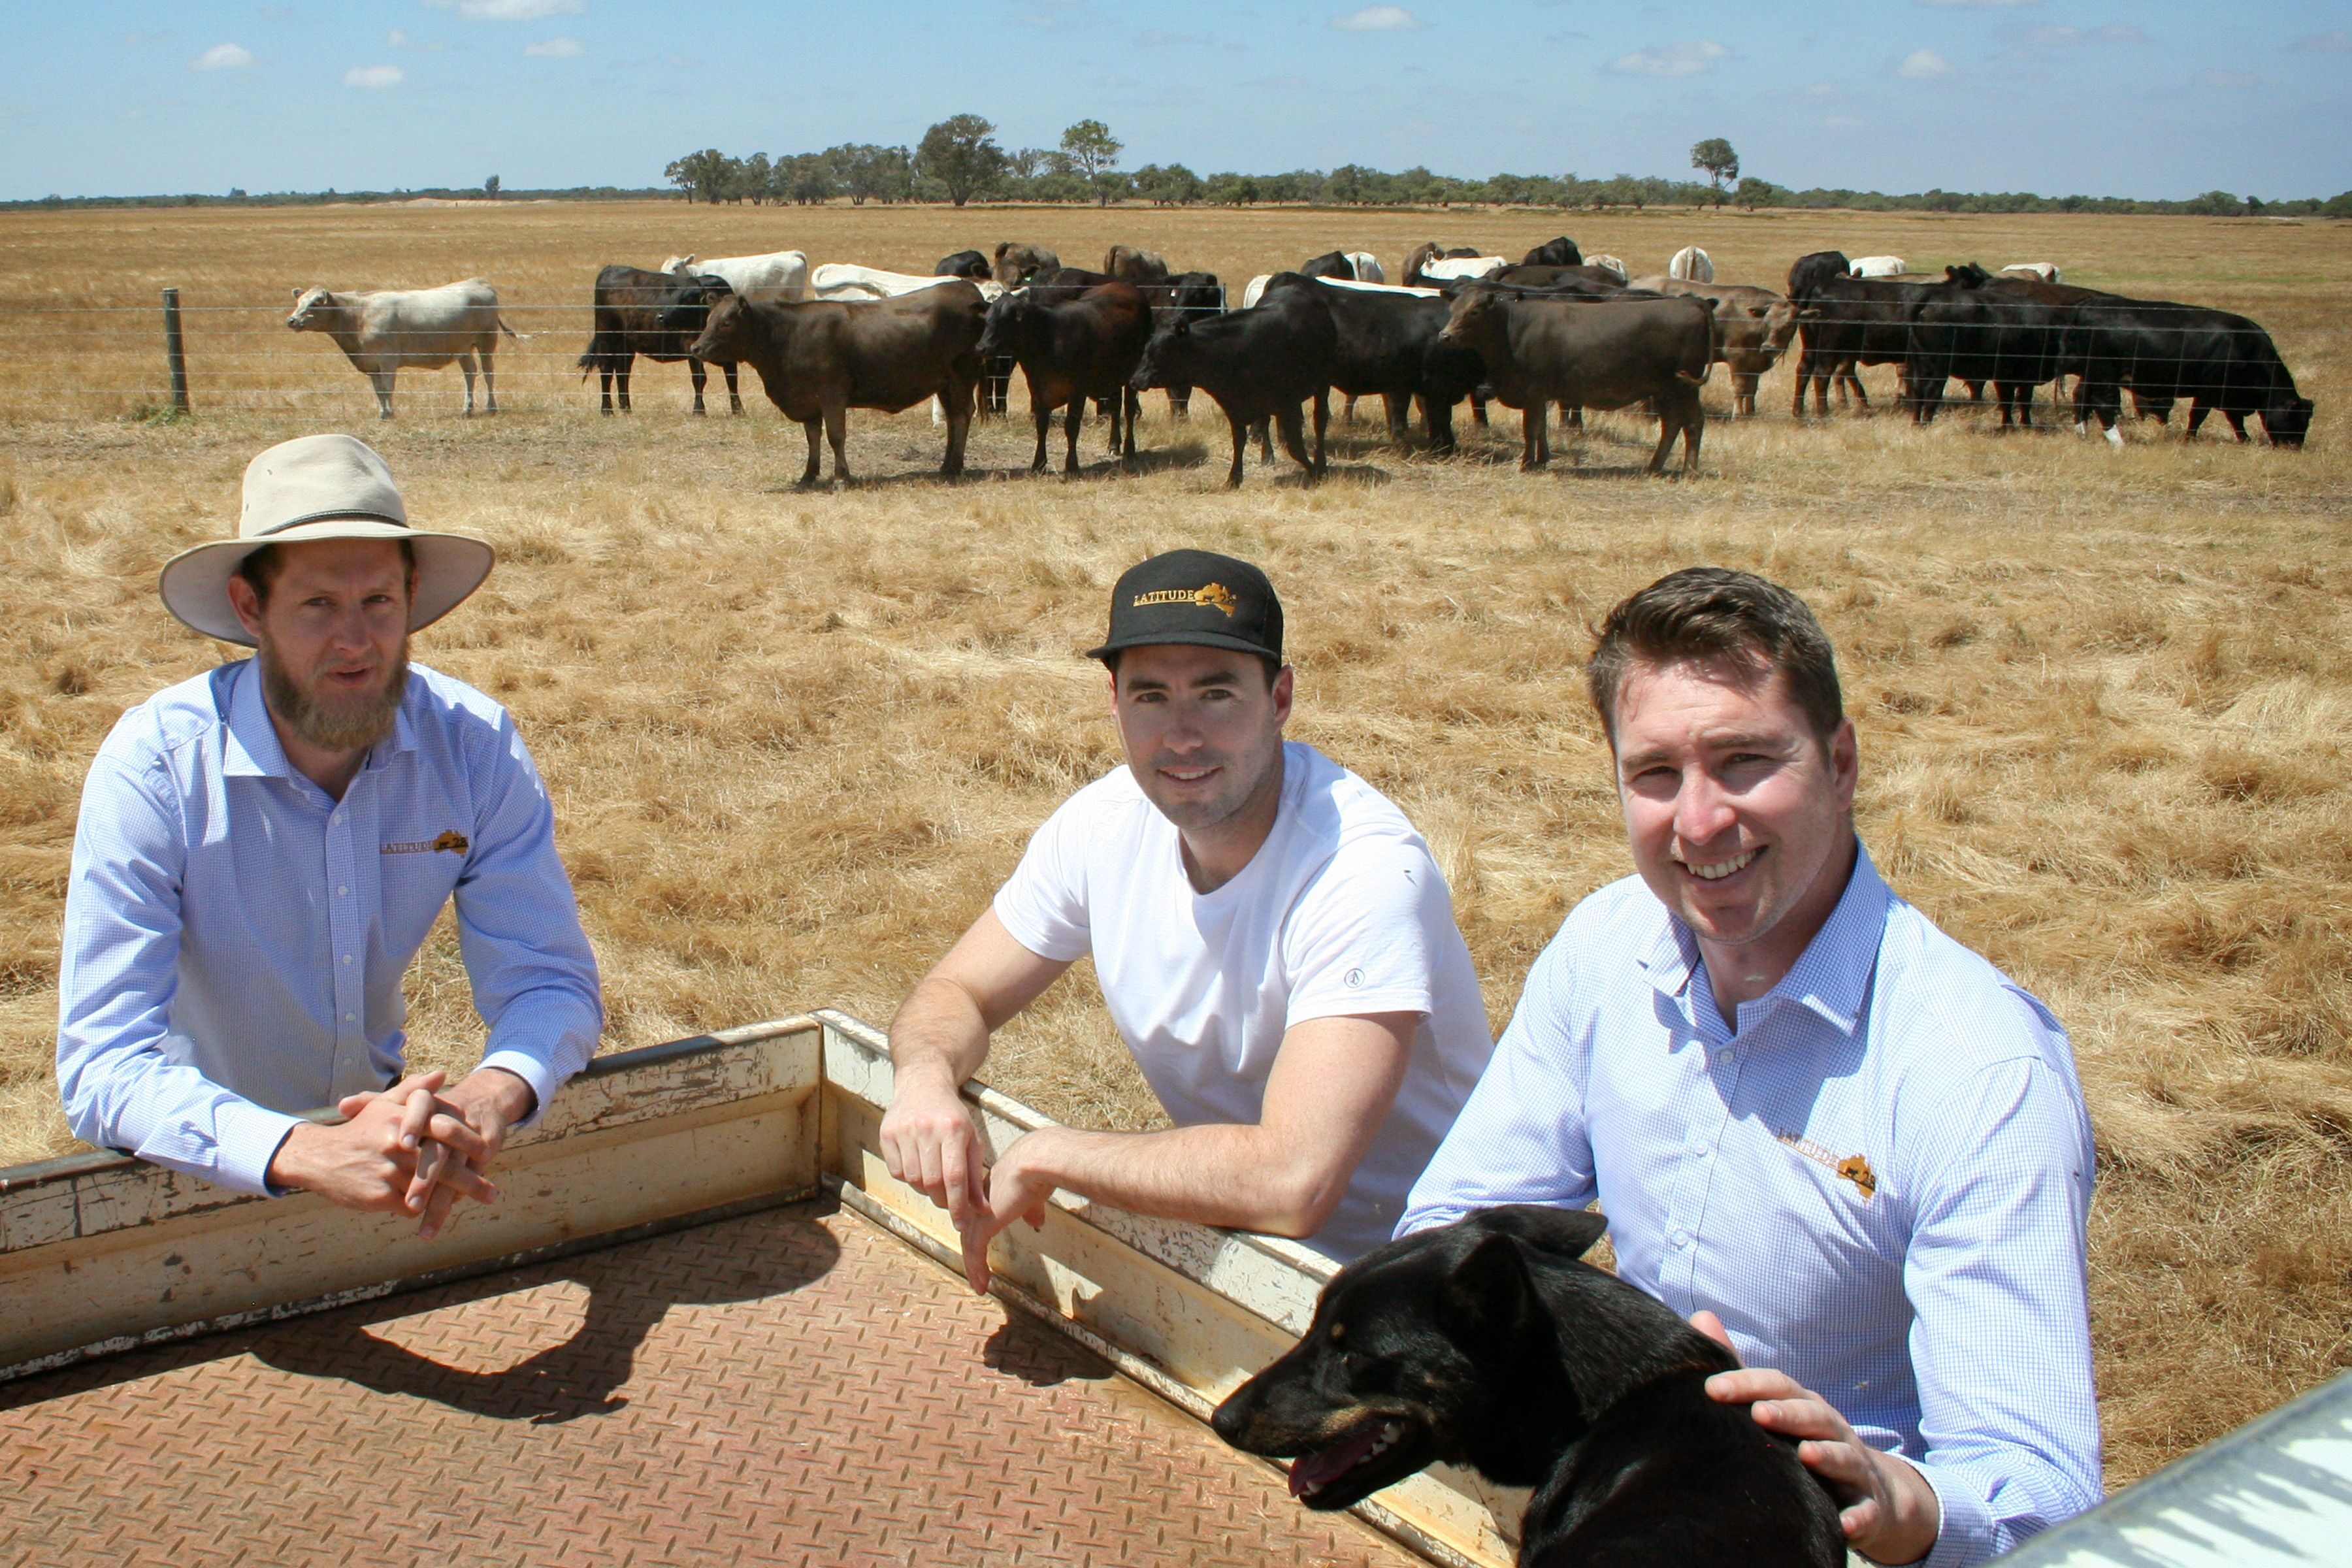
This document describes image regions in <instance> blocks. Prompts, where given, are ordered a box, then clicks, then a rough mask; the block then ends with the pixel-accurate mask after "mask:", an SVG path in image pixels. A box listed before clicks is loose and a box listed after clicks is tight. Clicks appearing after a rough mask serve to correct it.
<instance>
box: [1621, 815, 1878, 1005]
mask: <svg viewBox="0 0 2352 1568" xmlns="http://www.w3.org/2000/svg"><path fill="white" fill-rule="evenodd" d="M1894 900H1895V895H1894V893H1893V892H1891V891H1890V890H1888V889H1887V886H1886V883H1885V880H1884V879H1882V878H1880V876H1879V874H1878V868H1877V867H1876V866H1874V865H1873V864H1871V859H1870V851H1869V850H1867V849H1865V848H1864V847H1862V845H1861V843H1860V842H1859V841H1857V842H1856V843H1855V844H1854V847H1853V875H1852V876H1850V877H1848V878H1847V879H1846V884H1845V891H1844V892H1843V894H1841V895H1839V898H1838V901H1837V907H1836V908H1834V909H1832V910H1831V911H1830V918H1829V919H1828V920H1826V921H1822V929H1821V930H1819V931H1815V932H1814V933H1813V940H1812V941H1811V942H1807V943H1806V944H1805V951H1804V952H1802V953H1801V954H1799V955H1798V958H1797V962H1796V963H1793V964H1791V965H1790V968H1789V973H1786V974H1784V975H1782V976H1780V984H1777V985H1775V986H1773V987H1772V989H1771V990H1769V991H1768V992H1766V993H1765V994H1763V995H1761V996H1759V997H1758V998H1757V999H1756V1001H1755V1002H1754V1003H1751V1004H1748V1005H1750V1006H1757V1007H1759V1012H1760V1011H1761V1010H1762V1009H1768V1008H1769V1007H1771V1006H1772V1005H1775V1004H1776V1003H1780V1002H1795V1003H1798V1004H1799V1005H1802V1006H1806V1007H1810V1008H1811V1009H1812V1010H1813V1011H1814V1012H1815V1013H1818V1014H1819V1015H1821V1016H1822V1019H1824V1020H1825V1021H1826V1022H1828V1023H1830V1024H1832V1025H1833V1026H1836V1027H1837V1028H1838V1029H1840V1030H1843V1032H1844V1033H1846V1034H1852V1033H1853V1029H1854V1026H1855V1025H1856V1024H1857V1023H1858V1022H1860V1021H1861V1017H1862V1007H1863V1003H1864V998H1865V997H1866V995H1867V994H1868V993H1869V990H1870V976H1871V972H1872V971H1873V970H1874V969H1875V968H1876V967H1877V963H1878V944H1879V940H1880V938H1881V937H1882V936H1883V935H1884V934H1885V930H1886V911H1887V908H1888V906H1889V905H1891V904H1892V903H1893V902H1894ZM1641 963H1642V967H1643V969H1646V970H1647V971H1649V974H1650V984H1652V985H1654V986H1655V987H1656V988H1657V989H1658V990H1659V991H1660V992H1662V993H1664V994H1666V995H1668V996H1677V997H1678V996H1681V995H1682V994H1684V993H1685V991H1687V990H1688V989H1689V987H1690V982H1691V976H1692V975H1693V974H1694V973H1696V971H1697V969H1698V963H1699V952H1698V938H1697V937H1696V936H1694V935H1693V934H1692V933H1691V929H1690V927H1688V926H1686V925H1685V924H1684V923H1683V922H1682V921H1679V920H1677V919H1676V918H1675V916H1674V915H1673V914H1671V913H1669V914H1668V915H1667V916H1666V919H1665V924H1664V929H1663V930H1662V931H1659V932H1658V937H1657V940H1656V941H1655V942H1652V943H1651V944H1650V951H1649V952H1647V953H1646V954H1645V955H1643V958H1642V960H1641Z"/></svg>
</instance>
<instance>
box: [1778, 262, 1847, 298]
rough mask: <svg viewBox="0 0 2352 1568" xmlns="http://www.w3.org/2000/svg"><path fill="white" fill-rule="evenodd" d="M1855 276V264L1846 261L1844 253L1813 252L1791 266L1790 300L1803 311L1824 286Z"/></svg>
mask: <svg viewBox="0 0 2352 1568" xmlns="http://www.w3.org/2000/svg"><path fill="white" fill-rule="evenodd" d="M1851 277H1853V262H1851V261H1849V260H1847V259H1846V254H1845V252H1844V251H1843V250H1816V251H1812V252H1811V253H1810V254H1807V255H1804V256H1800V257H1799V258H1797V259H1796V260H1794V261H1792V262H1790V264H1789V298H1790V300H1791V301H1793V302H1794V303H1795V304H1796V305H1797V307H1798V308H1799V309H1802V308H1803V307H1804V306H1805V305H1806V304H1808V303H1809V302H1810V301H1811V299H1812V293H1813V290H1814V289H1817V288H1819V287H1820V286H1821V285H1822V284H1823V283H1826V282H1828V281H1829V280H1830V279H1832V278H1851Z"/></svg>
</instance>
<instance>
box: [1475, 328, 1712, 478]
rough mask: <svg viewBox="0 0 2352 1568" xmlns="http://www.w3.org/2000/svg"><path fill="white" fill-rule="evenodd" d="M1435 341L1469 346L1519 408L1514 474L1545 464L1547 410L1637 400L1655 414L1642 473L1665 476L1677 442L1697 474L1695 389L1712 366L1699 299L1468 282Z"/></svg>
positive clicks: (1701, 411)
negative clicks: (1562, 293)
mask: <svg viewBox="0 0 2352 1568" xmlns="http://www.w3.org/2000/svg"><path fill="white" fill-rule="evenodd" d="M1438 335H1439V336H1440V337H1442V338H1446V339H1450V340H1452V341H1454V342H1463V343H1467V344H1468V345H1469V346H1470V347H1472V348H1474V349H1475V350H1476V351H1477V352H1478V357H1479V358H1480V359H1482V360H1485V361H1486V379H1487V381H1488V382H1489V383H1490V384H1493V386H1494V388H1495V395H1496V397H1497V398H1499V399H1501V400H1502V402H1503V403H1504V404H1505V405H1507V406H1509V407H1512V408H1516V409H1518V410H1519V411H1520V420H1521V423H1522V428H1523V432H1524V437H1525V445H1524V447H1522V449H1521V452H1520V456H1519V467H1520V468H1522V469H1526V468H1541V467H1542V466H1543V465H1544V464H1546V463H1548V462H1549V461H1551V437H1550V436H1549V433H1548V432H1547V431H1546V429H1545V428H1544V416H1545V414H1546V413H1547V411H1548V409H1549V405H1551V404H1553V403H1555V402H1557V403H1564V404H1569V405H1574V406H1577V407H1581V408H1622V407H1624V406H1625V405H1628V404H1631V403H1639V402H1642V401H1643V399H1645V398H1646V399H1648V400H1649V402H1650V403H1651V405H1653V406H1654V408H1655V409H1656V410H1657V414H1658V449H1657V450H1656V451H1655V452H1654V453H1653V454H1652V455H1651V458H1650V472H1652V473H1654V474H1655V473H1663V472H1664V470H1665V467H1666V454H1667V453H1668V452H1669V451H1671V450H1673V448H1674V444H1675V437H1676V436H1680V437H1682V441H1683V468H1684V470H1685V472H1688V471H1690V470H1692V469H1695V468H1697V466H1698V444H1699V437H1701V435H1702V434H1703V433H1704V432H1705V431H1706V409H1705V408H1704V407H1702V406H1701V405H1700V403H1699V399H1698V390H1699V388H1700V387H1701V386H1703V385H1705V384H1706V376H1707V372H1708V371H1709V370H1710V369H1711V368H1712V367H1713V363H1714V360H1715V307H1714V305H1713V304H1712V303H1711V302H1710V301H1708V300H1706V299H1696V300H1547V299H1541V298H1528V297H1526V296H1514V295H1513V294H1512V293H1511V291H1510V290H1508V289H1497V288H1494V287H1492V286H1482V285H1479V284H1475V283H1474V284H1472V285H1470V286H1469V287H1467V288H1465V289H1463V290H1462V291H1461V292H1460V293H1459V294H1457V295H1455V296H1454V312H1453V314H1452V316H1450V317H1449V318H1448V319H1447V321H1446V323H1445V330H1444V331H1443V332H1441V333H1439V334H1438Z"/></svg>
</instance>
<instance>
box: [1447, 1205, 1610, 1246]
mask: <svg viewBox="0 0 2352 1568" xmlns="http://www.w3.org/2000/svg"><path fill="white" fill-rule="evenodd" d="M1478 1222H1479V1223H1480V1224H1481V1225H1483V1226H1486V1228H1487V1229H1488V1230H1495V1231H1500V1232H1502V1233H1503V1234H1504V1235H1505V1236H1515V1237H1518V1238H1519V1239H1520V1240H1521V1241H1524V1242H1526V1243H1527V1244H1528V1246H1529V1247H1535V1248H1537V1249H1538V1250H1539V1251H1543V1252H1549V1253H1553V1254H1556V1255H1558V1256H1559V1257H1561V1258H1581V1257H1583V1256H1584V1255H1585V1254H1586V1253H1588V1252H1590V1251H1591V1250H1592V1244H1593V1243H1594V1242H1596V1241H1599V1240H1600V1239H1601V1234H1602V1233H1603V1232H1605V1231H1606V1230H1608V1228H1609V1219H1608V1216H1607V1215H1599V1214H1595V1213H1593V1212H1592V1211H1591V1209H1563V1208H1554V1207H1553V1206H1551V1205H1549V1204H1507V1205H1504V1206H1502V1207H1500V1208H1491V1209H1482V1210H1480V1211H1479V1214H1478Z"/></svg>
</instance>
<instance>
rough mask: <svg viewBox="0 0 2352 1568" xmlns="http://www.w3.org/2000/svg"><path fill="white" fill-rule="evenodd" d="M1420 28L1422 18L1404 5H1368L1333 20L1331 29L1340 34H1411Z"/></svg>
mask: <svg viewBox="0 0 2352 1568" xmlns="http://www.w3.org/2000/svg"><path fill="white" fill-rule="evenodd" d="M1418 26H1422V20H1421V18H1420V17H1418V16H1414V15H1413V14H1412V12H1410V11H1408V10H1406V9H1405V8H1404V7H1403V6H1402V5H1367V6H1365V7H1364V8H1363V9H1362V10H1360V11H1350V12H1349V13H1348V14H1347V15H1346V16H1334V17H1332V18H1331V29H1332V31H1334V32H1339V33H1410V32H1412V30H1413V29H1414V28H1416V27H1418Z"/></svg>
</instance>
